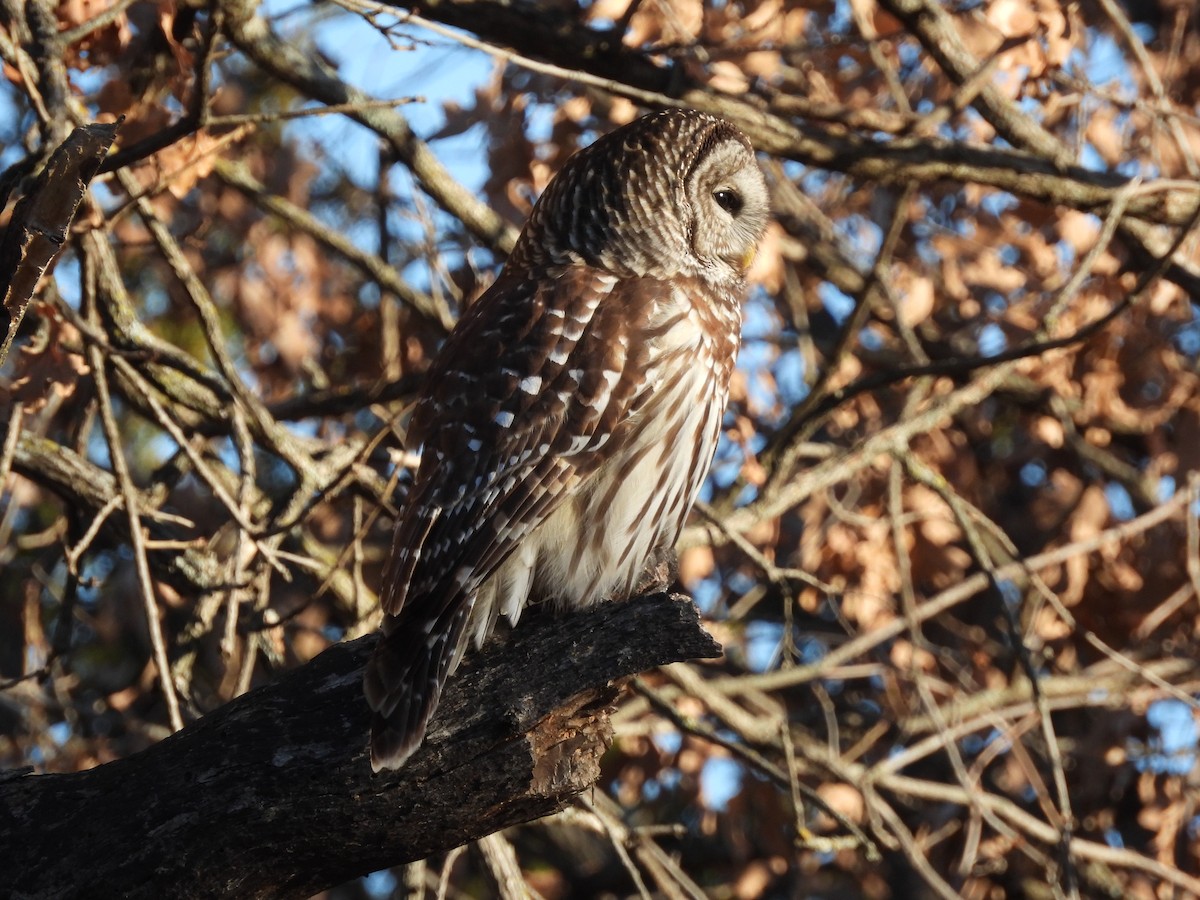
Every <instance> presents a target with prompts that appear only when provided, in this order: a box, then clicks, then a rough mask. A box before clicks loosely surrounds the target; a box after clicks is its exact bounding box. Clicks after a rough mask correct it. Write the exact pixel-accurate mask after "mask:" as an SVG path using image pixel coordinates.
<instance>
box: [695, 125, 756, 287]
mask: <svg viewBox="0 0 1200 900" xmlns="http://www.w3.org/2000/svg"><path fill="white" fill-rule="evenodd" d="M689 181H690V184H689V187H688V191H687V194H688V197H689V198H690V199H691V207H692V217H693V218H692V221H691V250H692V253H693V254H694V256H695V257H696V259H697V261H698V262H700V263H701V264H702V265H704V266H705V267H706V268H709V269H712V268H714V267H716V268H725V269H727V270H731V274H733V275H736V276H738V277H740V276H741V275H742V274H743V273H744V272H745V270H746V269H747V268H748V267H749V265H750V263H751V261H753V259H754V254H755V251H756V250H757V248H758V242H759V241H760V240H761V239H762V235H763V231H764V230H765V228H766V225H767V216H768V211H769V208H768V200H767V186H766V182H765V181H764V180H763V175H762V171H761V170H760V169H759V167H758V163H757V161H756V160H755V159H754V154H753V153H752V152H751V151H750V149H749V148H748V147H747V146H746V145H745V144H744V143H743V142H742V141H741V140H738V139H733V138H726V139H721V140H719V141H717V142H716V143H715V144H714V145H713V146H712V147H711V148H710V149H709V150H708V152H707V153H706V154H705V155H704V156H703V158H702V159H700V161H699V162H698V164H697V165H696V167H695V169H694V170H693V172H692V174H691V178H690V179H689Z"/></svg>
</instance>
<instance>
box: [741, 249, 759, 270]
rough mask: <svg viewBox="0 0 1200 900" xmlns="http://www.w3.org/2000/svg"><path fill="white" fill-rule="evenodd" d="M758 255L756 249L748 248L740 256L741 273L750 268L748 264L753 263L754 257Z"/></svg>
mask: <svg viewBox="0 0 1200 900" xmlns="http://www.w3.org/2000/svg"><path fill="white" fill-rule="evenodd" d="M757 254H758V248H757V247H749V248H747V249H746V252H745V253H743V254H742V271H743V272H745V271H747V270H748V269H749V268H750V264H751V263H753V262H754V257H755V256H756V255H757Z"/></svg>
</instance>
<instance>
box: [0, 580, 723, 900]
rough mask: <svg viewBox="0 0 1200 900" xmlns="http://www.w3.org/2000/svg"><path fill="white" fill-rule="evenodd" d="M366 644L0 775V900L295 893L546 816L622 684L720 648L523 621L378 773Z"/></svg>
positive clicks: (663, 630) (667, 633) (592, 615)
mask: <svg viewBox="0 0 1200 900" xmlns="http://www.w3.org/2000/svg"><path fill="white" fill-rule="evenodd" d="M374 641H375V638H374V636H371V637H367V638H363V639H360V640H358V641H354V642H352V643H346V644H338V645H336V646H334V647H332V648H330V649H329V650H327V651H326V652H325V653H322V654H321V655H320V656H319V657H317V658H316V659H315V660H313V661H312V662H311V663H309V664H308V665H306V666H303V667H301V668H299V669H296V670H294V671H291V672H289V673H287V674H286V675H284V676H282V677H281V678H280V680H279V681H278V682H276V683H275V684H272V685H269V686H267V687H263V688H260V689H258V690H256V691H253V692H251V693H249V694H246V695H243V696H242V697H239V698H238V699H236V700H234V701H233V702H231V703H229V704H227V705H225V706H223V707H221V708H220V709H218V710H216V711H215V712H213V713H212V714H210V715H208V716H205V717H204V718H203V719H200V720H199V721H197V722H195V723H193V724H192V725H189V726H188V727H187V728H185V729H184V730H183V731H180V732H178V733H177V734H175V735H173V736H171V737H170V738H167V739H166V740H164V741H162V742H161V743H159V744H156V745H155V746H153V747H151V748H150V749H148V750H146V751H144V752H142V753H138V754H136V755H134V756H132V757H129V758H127V759H123V760H118V761H116V762H112V763H108V764H107V765H103V766H100V767H98V768H95V769H92V770H90V771H87V772H78V773H73V774H67V775H37V776H27V777H18V778H10V779H8V780H5V779H4V778H2V777H0V845H3V846H4V847H5V864H4V865H3V866H0V896H5V897H13V898H22V897H24V898H28V897H38V898H66V897H77V896H83V895H85V894H86V893H87V889H86V888H84V887H83V885H84V884H87V885H90V886H95V885H103V888H104V893H105V894H106V895H110V896H123V897H126V898H138V897H154V898H202V897H230V896H236V897H241V898H253V897H307V896H310V895H311V894H313V893H314V892H316V891H319V890H321V889H323V888H326V887H329V886H331V885H335V884H338V883H341V882H343V881H345V880H347V879H349V878H353V877H354V876H356V875H362V874H365V873H368V872H371V871H374V870H377V869H380V868H384V867H386V866H392V865H397V864H399V863H402V862H406V861H409V860H415V859H422V858H424V857H426V856H428V855H429V854H431V853H435V852H438V851H442V850H448V849H450V848H452V847H456V846H458V845H460V844H462V843H464V842H466V841H470V840H473V839H476V838H479V837H482V836H484V835H486V834H490V833H492V832H494V831H496V830H498V829H501V828H504V827H507V826H510V825H515V824H517V823H520V822H526V821H529V820H530V819H534V818H537V817H539V816H544V815H547V814H549V813H552V812H554V811H556V810H557V809H559V808H561V807H562V806H563V805H564V804H565V803H566V801H567V800H568V799H569V798H570V797H572V796H574V795H576V794H578V793H580V792H581V791H583V790H586V789H587V788H588V787H590V786H591V785H592V784H593V783H595V781H596V779H597V778H598V777H599V775H600V767H599V763H600V758H601V756H602V755H603V754H604V752H605V750H606V749H607V748H608V744H609V742H610V738H611V727H610V724H609V721H608V708H609V706H610V704H611V703H612V702H613V700H614V699H615V698H616V696H617V694H618V692H619V690H620V687H621V683H622V681H623V679H624V678H626V677H628V676H630V675H632V674H634V673H637V672H640V671H642V670H645V669H648V668H651V667H653V666H656V665H662V664H665V663H668V662H673V661H678V660H684V659H689V658H697V657H713V656H716V655H718V654H719V652H720V648H719V647H718V646H717V644H716V643H715V642H714V641H713V640H712V638H711V637H709V635H708V634H706V633H705V632H704V630H703V629H702V628H701V627H700V623H699V619H698V616H697V612H696V609H695V607H694V606H693V605H692V603H691V601H690V600H689V599H688V598H686V597H683V596H679V595H673V596H667V595H662V594H659V595H653V596H649V597H641V598H637V599H635V600H632V601H630V602H628V603H617V604H607V605H604V606H601V607H598V608H595V609H592V610H588V611H586V612H583V613H577V614H573V615H570V616H565V617H561V618H556V617H554V616H551V615H548V614H547V615H541V616H537V617H535V618H534V619H533V620H531V621H529V622H527V623H524V624H523V625H522V627H521V628H520V629H518V630H516V631H514V632H513V633H512V634H511V635H510V636H509V638H508V639H507V640H503V641H494V642H492V643H491V644H489V645H488V646H487V647H486V648H484V650H483V651H482V652H480V653H478V654H475V655H474V656H472V657H470V658H469V659H468V661H467V662H466V663H465V664H464V665H463V667H462V669H460V671H459V673H458V674H457V676H456V677H455V678H453V679H452V680H451V681H450V684H449V685H448V686H447V689H446V693H445V695H444V697H443V700H442V705H441V708H440V709H439V712H438V714H437V716H436V717H435V718H434V721H433V724H432V727H431V729H430V732H429V736H428V738H427V740H426V743H425V745H424V746H423V747H422V748H421V749H420V750H419V751H418V752H417V754H416V755H415V756H414V757H413V758H412V759H411V760H410V761H409V764H408V765H407V766H406V767H405V768H404V769H402V770H401V771H399V772H396V773H390V774H384V775H379V776H375V775H372V774H371V767H370V764H369V762H368V760H367V752H366V751H367V724H368V721H369V710H368V709H367V705H366V701H365V700H364V699H363V697H362V691H361V686H360V681H361V676H362V668H363V665H364V664H365V662H366V659H367V656H368V654H369V653H370V651H371V648H372V647H373V646H374ZM82 871H87V873H88V877H87V879H86V880H81V879H80V878H79V873H80V872H82Z"/></svg>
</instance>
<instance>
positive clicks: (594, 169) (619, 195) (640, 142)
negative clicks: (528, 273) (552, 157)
mask: <svg viewBox="0 0 1200 900" xmlns="http://www.w3.org/2000/svg"><path fill="white" fill-rule="evenodd" d="M768 216H769V204H768V198H767V186H766V183H765V181H764V180H763V175H762V170H761V169H759V167H758V163H757V161H756V160H755V158H754V150H753V148H752V147H751V146H750V142H749V141H748V140H747V139H746V137H745V135H743V134H742V133H741V132H740V131H738V130H737V129H736V128H735V127H734V126H733V125H731V124H729V123H728V122H726V121H725V120H724V119H720V118H717V117H716V116H710V115H707V114H705V113H699V112H695V111H693V110H683V109H671V110H665V111H663V112H658V113H652V114H651V115H648V116H643V117H642V118H640V119H638V120H636V121H634V122H631V123H630V124H628V125H625V126H623V127H621V128H618V129H617V130H616V131H613V132H611V133H610V134H608V135H605V136H604V137H602V138H600V139H599V140H598V141H596V142H595V143H594V144H592V145H591V146H589V147H587V148H585V149H583V150H581V151H579V152H578V153H576V154H575V155H574V156H572V157H571V159H569V160H568V161H567V164H566V165H565V166H564V167H563V169H562V171H560V172H559V173H558V175H557V176H556V177H555V178H554V180H553V181H552V182H551V183H550V185H549V186H548V187H547V188H546V191H545V192H544V193H543V194H542V196H541V198H540V199H539V200H538V202H537V205H536V206H535V207H534V210H533V213H532V214H531V215H530V217H529V222H528V223H527V224H526V226H525V230H524V231H523V232H522V235H521V240H520V241H519V242H518V245H517V249H516V251H515V252H514V258H515V259H519V260H521V261H526V262H530V263H534V264H538V263H540V264H546V263H559V264H561V263H566V262H570V261H581V262H586V263H588V264H590V265H594V266H597V267H599V268H602V269H605V270H607V271H609V272H612V273H613V274H614V275H619V276H621V277H631V276H642V275H648V276H652V277H662V278H666V277H671V276H676V275H697V276H700V277H703V278H705V279H706V280H709V281H720V282H733V281H740V280H741V279H742V276H743V275H744V273H745V269H746V268H747V267H748V266H749V263H750V260H751V259H752V258H753V256H754V251H755V249H756V248H757V246H758V243H759V241H760V239H761V238H762V235H763V231H764V229H765V228H766V226H767V219H768Z"/></svg>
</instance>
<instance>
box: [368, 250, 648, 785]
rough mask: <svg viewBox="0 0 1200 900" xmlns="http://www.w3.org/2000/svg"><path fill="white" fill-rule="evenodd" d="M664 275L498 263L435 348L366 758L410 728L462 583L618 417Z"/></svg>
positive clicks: (374, 685) (437, 678)
mask: <svg viewBox="0 0 1200 900" xmlns="http://www.w3.org/2000/svg"><path fill="white" fill-rule="evenodd" d="M665 290H669V288H667V287H666V286H665V285H663V284H662V283H660V282H656V281H648V280H637V279H635V280H626V281H617V280H616V279H614V278H612V277H611V276H608V275H605V274H604V273H602V272H599V271H598V270H595V269H592V268H590V267H586V266H574V267H570V268H567V269H565V270H562V271H561V273H559V274H555V275H552V276H551V277H546V278H542V279H529V280H525V279H522V278H518V277H515V276H514V277H508V276H506V275H502V276H501V278H500V280H498V281H497V282H496V284H495V285H493V287H492V288H491V290H490V291H489V292H488V293H487V294H485V295H484V296H483V297H481V298H480V299H479V300H478V301H477V302H476V303H475V305H473V306H472V307H471V309H470V310H468V312H467V314H466V316H465V317H464V319H463V321H462V322H461V323H460V325H459V327H458V328H456V329H455V331H454V333H453V335H452V336H451V338H450V339H449V340H448V341H447V343H446V345H445V346H444V347H443V349H442V351H441V352H440V353H439V355H438V359H437V362H436V363H435V365H434V367H433V369H432V370H431V373H430V379H429V382H428V385H429V386H428V388H427V390H426V393H425V396H424V397H423V399H422V400H421V402H420V404H419V406H418V409H417V410H416V412H415V413H414V421H413V426H412V429H411V432H412V433H413V435H414V437H415V439H416V440H419V441H421V442H422V445H423V449H422V459H421V465H420V468H419V470H418V473H417V478H416V481H415V484H414V486H413V489H412V491H411V492H410V495H409V498H408V502H407V505H406V507H405V511H404V515H403V517H402V518H401V520H400V522H399V524H398V526H397V529H396V535H395V539H394V543H393V548H392V557H391V560H390V562H389V564H388V568H387V572H386V575H385V585H384V594H383V608H384V611H385V612H386V613H387V614H388V616H387V617H385V621H384V625H383V631H384V638H383V640H382V641H381V643H380V646H379V648H378V649H377V651H376V653H375V655H374V657H373V658H372V661H371V664H370V666H369V667H368V671H367V677H366V690H367V697H368V700H369V702H370V703H371V706H372V708H373V709H374V710H375V711H376V715H375V720H374V723H373V726H372V759H373V762H374V764H375V765H376V768H377V769H378V768H379V767H381V766H382V765H388V766H398V765H400V764H401V763H402V762H403V760H404V759H405V758H407V756H408V755H409V754H410V753H411V752H412V750H414V749H415V748H416V746H417V745H418V744H419V743H420V740H421V738H422V737H423V735H424V731H425V726H426V722H427V719H428V716H429V715H430V713H431V711H432V709H433V707H434V706H435V705H436V703H437V699H438V697H439V696H440V693H441V688H442V685H443V684H444V682H445V679H446V678H447V677H448V675H449V673H450V671H452V669H453V667H454V666H455V665H456V663H457V661H458V658H459V656H460V655H461V653H462V649H463V644H464V643H465V635H466V630H467V625H468V622H469V619H470V612H471V604H472V603H473V602H474V592H475V591H476V590H477V589H478V587H479V586H480V585H481V584H483V583H484V582H485V581H486V580H487V579H488V577H490V576H491V575H492V574H493V573H494V572H495V571H496V569H497V568H498V567H499V566H500V565H501V564H502V563H503V562H504V560H505V559H507V557H508V556H509V555H510V554H511V553H512V552H513V550H514V549H515V547H516V546H517V545H518V544H519V542H520V541H521V540H522V539H523V538H524V537H526V536H527V535H528V534H529V533H530V532H531V531H532V530H533V529H534V528H536V527H537V526H538V525H539V524H541V523H542V522H543V521H545V519H546V517H547V516H548V515H550V513H552V512H553V511H554V509H555V508H556V507H557V506H558V505H559V504H560V503H562V502H563V501H564V500H565V499H566V498H567V497H568V496H570V495H571V494H572V493H573V489H574V488H576V487H577V486H578V485H579V484H580V482H582V481H584V480H585V479H587V478H588V477H589V476H590V475H591V474H592V473H593V472H594V471H595V470H596V468H598V466H599V465H600V464H601V463H602V462H603V461H604V459H605V458H607V456H608V452H609V450H610V449H611V447H610V441H612V440H614V435H616V439H617V440H619V439H620V434H619V432H620V431H623V430H626V429H627V428H628V427H629V419H630V416H631V414H632V411H633V410H634V409H635V408H636V407H637V406H638V404H639V403H640V402H641V400H642V398H643V397H644V395H645V393H646V388H647V386H646V385H645V384H644V381H643V377H642V373H644V372H645V371H646V353H647V345H646V342H645V340H640V341H633V340H631V335H638V336H639V338H644V337H645V335H646V333H647V331H648V330H651V329H650V328H649V323H648V321H647V320H648V317H649V316H650V315H652V310H653V309H654V308H655V306H656V304H655V300H656V299H658V300H661V299H662V298H663V294H662V292H663V291H665ZM602 300H603V309H599V308H600V307H601V301H602ZM622 426H624V428H623V427H622Z"/></svg>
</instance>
